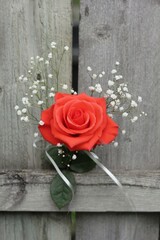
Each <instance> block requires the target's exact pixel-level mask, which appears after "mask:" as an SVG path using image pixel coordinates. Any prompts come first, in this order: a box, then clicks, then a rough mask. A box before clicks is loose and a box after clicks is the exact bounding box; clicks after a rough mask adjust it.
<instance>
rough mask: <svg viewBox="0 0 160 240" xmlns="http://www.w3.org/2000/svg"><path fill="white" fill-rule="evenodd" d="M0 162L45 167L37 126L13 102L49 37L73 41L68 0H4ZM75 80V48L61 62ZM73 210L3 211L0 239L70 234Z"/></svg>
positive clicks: (28, 239) (0, 19) (0, 29)
mask: <svg viewBox="0 0 160 240" xmlns="http://www.w3.org/2000/svg"><path fill="white" fill-rule="evenodd" d="M0 3H1V7H0V66H1V67H0V76H1V77H0V109H1V114H0V159H1V160H0V168H1V169H5V168H8V169H24V168H30V169H33V168H36V169H37V168H43V167H44V164H45V163H44V162H43V161H42V160H41V158H40V155H41V153H40V152H39V151H37V150H35V149H34V148H33V147H32V142H33V139H34V138H33V133H34V132H35V131H37V128H36V127H32V126H28V125H26V126H24V125H22V123H21V122H20V120H19V118H18V117H17V116H16V112H15V110H14V106H15V105H16V104H17V103H18V101H20V100H21V96H22V92H20V91H19V88H18V84H17V79H18V77H19V76H20V75H21V74H25V73H26V70H27V68H28V64H29V60H30V57H32V56H34V57H35V56H36V55H39V56H41V55H42V53H43V52H44V51H46V50H47V51H48V49H49V48H48V47H49V44H50V42H51V41H55V42H57V45H58V46H59V47H62V46H64V45H68V46H69V47H71V46H72V27H71V2H70V0H65V1H63V0H44V1H42V0H27V1H26V0H22V1H18V0H6V1H3V0H1V1H0ZM62 69H63V72H62V75H63V78H65V81H66V82H69V81H70V80H71V53H69V54H68V57H66V58H65V61H64V62H63V65H62ZM69 222H70V221H69V215H67V213H66V214H58V215H57V214H49V213H48V214H39V213H37V214H32V213H25V214H23V213H21V214H16V213H10V214H7V213H6V214H5V213H3V214H0V232H1V237H0V238H1V239H2V240H21V239H26V240H39V239H41V240H44V239H48V240H51V239H55V240H57V239H58V238H60V239H62V240H69V239H70V227H69V226H70V223H69Z"/></svg>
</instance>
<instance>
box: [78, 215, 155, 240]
mask: <svg viewBox="0 0 160 240" xmlns="http://www.w3.org/2000/svg"><path fill="white" fill-rule="evenodd" d="M158 219H159V216H158V214H140V213H139V214H137V215H136V214H131V213H127V214H124V213H107V214H100V213H90V214H89V215H87V216H86V214H84V213H79V214H77V231H76V232H77V238H76V239H78V240H97V239H98V240H105V239H106V240H144V239H150V240H151V239H153V240H159V226H158ZM95 220H96V221H95ZM86 226H87V228H86ZM94 229H95V230H94Z"/></svg>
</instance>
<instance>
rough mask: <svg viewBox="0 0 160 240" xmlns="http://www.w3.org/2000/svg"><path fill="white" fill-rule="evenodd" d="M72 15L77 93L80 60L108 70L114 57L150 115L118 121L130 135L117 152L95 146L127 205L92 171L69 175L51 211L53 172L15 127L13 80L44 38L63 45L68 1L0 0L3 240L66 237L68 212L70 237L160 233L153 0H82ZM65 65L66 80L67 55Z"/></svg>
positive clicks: (158, 42) (121, 239)
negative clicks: (68, 199) (63, 197)
mask: <svg viewBox="0 0 160 240" xmlns="http://www.w3.org/2000/svg"><path fill="white" fill-rule="evenodd" d="M80 14H81V21H80V61H79V91H83V90H85V86H86V85H87V82H88V81H89V79H88V77H87V74H86V67H87V66H88V65H90V66H92V68H93V69H95V72H96V71H101V70H105V71H106V73H107V72H108V73H110V70H111V69H112V67H113V65H114V63H115V61H116V60H119V61H120V62H121V71H122V74H123V75H124V77H125V79H127V81H128V82H129V84H130V86H131V87H132V89H133V92H135V93H137V94H140V95H142V97H143V99H144V104H143V107H144V110H145V111H147V112H148V117H147V118H146V119H145V120H142V121H139V122H137V123H136V124H135V125H128V124H127V123H126V124H124V125H125V126H127V128H128V133H127V135H126V137H125V138H124V140H123V141H122V142H121V143H120V146H119V148H116V149H115V148H114V149H113V148H112V147H105V148H102V149H100V150H99V152H98V154H99V156H100V158H101V159H102V162H103V163H104V164H105V165H106V166H107V167H108V168H109V169H111V170H113V172H114V173H115V175H116V176H117V177H118V178H119V180H120V181H121V182H122V184H123V186H124V188H125V190H126V192H127V193H128V194H129V196H130V198H131V199H132V200H133V202H134V205H135V208H133V207H132V208H131V206H130V205H129V204H128V203H127V202H126V200H125V199H124V196H123V195H122V194H121V193H120V191H119V190H118V188H117V187H116V186H115V185H114V184H113V183H112V181H111V180H110V179H109V178H107V177H106V176H105V175H104V174H103V173H101V172H100V171H99V169H96V170H95V171H93V172H91V173H89V174H84V175H82V176H81V175H76V179H77V183H78V188H77V193H76V196H75V199H74V200H73V202H72V203H71V204H70V206H69V209H67V208H66V209H63V211H61V212H59V211H57V209H56V207H55V206H54V204H53V203H52V201H51V199H50V195H49V182H50V181H51V179H52V177H53V170H49V169H47V168H48V167H47V165H46V163H45V162H44V161H43V160H41V158H40V154H38V153H37V152H35V150H34V149H33V148H32V141H33V132H34V128H30V129H28V128H27V127H23V126H22V125H21V123H20V122H19V120H18V119H17V117H16V114H15V112H14V105H15V102H16V99H17V94H20V93H19V92H18V89H17V82H16V79H17V77H18V76H19V75H20V74H22V73H23V71H24V68H25V66H27V64H28V59H29V57H30V56H32V55H37V54H38V53H41V52H43V50H44V49H46V47H47V45H48V43H49V42H51V41H52V40H55V41H57V42H59V43H60V44H61V43H62V44H63V43H64V42H65V43H66V44H67V45H69V46H71V38H72V26H71V17H72V13H71V2H70V0H44V1H41V0H27V1H26V0H21V1H19V0H7V1H2V0H1V5H0V106H1V114H0V168H1V170H0V211H1V214H0V239H1V240H17V239H20V240H21V239H24V240H34V239H38V240H45V239H48V240H51V239H54V240H57V239H60V240H67V239H70V215H69V214H68V210H69V211H77V212H78V213H77V228H76V239H77V240H91V239H92V240H97V239H98V240H132V239H134V240H144V239H145V240H159V239H160V236H159V214H158V212H159V211H160V170H159V169H160V127H159V117H160V111H159V109H160V101H159V90H160V82H159V81H160V27H159V26H160V1H159V0H141V1H139V0H99V1H96V0H81V9H80ZM63 69H64V77H65V79H66V80H67V81H70V79H71V55H70V56H69V57H68V59H67V60H66V62H65V63H64V66H63ZM103 84H104V85H105V84H106V82H105V80H104V82H103ZM15 169H17V170H15ZM135 209H136V211H137V215H136V214H135ZM136 225H137V228H136V232H135V227H136ZM134 232H135V234H134Z"/></svg>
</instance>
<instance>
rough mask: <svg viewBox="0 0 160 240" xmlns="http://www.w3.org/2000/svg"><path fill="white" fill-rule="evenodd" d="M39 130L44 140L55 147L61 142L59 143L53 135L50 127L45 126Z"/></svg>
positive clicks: (39, 127)
mask: <svg viewBox="0 0 160 240" xmlns="http://www.w3.org/2000/svg"><path fill="white" fill-rule="evenodd" d="M38 129H39V131H40V133H41V134H42V136H43V138H44V139H45V140H46V141H47V142H50V143H51V144H53V145H56V144H57V143H59V142H60V141H58V140H57V139H56V138H55V137H54V136H53V134H52V132H51V128H50V127H49V126H46V125H43V126H40V125H39V126H38Z"/></svg>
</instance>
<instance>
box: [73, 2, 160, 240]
mask: <svg viewBox="0 0 160 240" xmlns="http://www.w3.org/2000/svg"><path fill="white" fill-rule="evenodd" d="M80 12H81V21H80V57H79V61H80V67H79V92H82V91H85V89H86V86H89V85H90V78H89V77H88V75H87V71H86V69H87V66H90V67H91V68H92V69H93V70H92V73H99V72H101V71H105V72H106V75H105V76H104V77H103V78H102V82H101V83H102V86H105V87H107V82H108V80H109V79H110V78H111V70H112V69H113V68H115V65H114V64H115V62H116V61H119V62H120V67H119V72H120V73H121V74H122V75H123V77H124V79H126V82H128V85H129V89H131V91H132V93H133V96H134V97H136V96H139V95H141V96H142V98H143V103H142V105H141V107H142V111H145V112H147V113H148V116H147V118H145V119H142V120H141V121H137V123H135V124H134V125H131V124H130V123H129V122H127V120H126V121H124V122H121V123H120V124H121V128H122V129H126V130H127V134H126V135H125V137H122V136H119V137H118V141H119V147H118V148H114V147H113V146H105V147H101V148H99V150H97V154H98V156H99V157H100V159H101V161H102V162H103V163H104V165H106V167H108V168H109V169H111V170H112V169H116V170H118V169H119V170H120V169H123V170H126V171H127V170H129V169H139V170H141V171H143V170H149V169H150V170H151V169H157V168H159V167H160V151H159V144H160V137H159V136H160V128H159V122H158V121H159V118H160V115H159V114H160V113H159V111H158V109H159V108H160V106H159V104H160V101H159V100H160V99H159V90H160V82H159V79H160V44H159V42H160V28H159V24H160V2H159V1H158V0H155V1H151V0H147V1H146V0H141V1H139V0H134V1H133V0H125V1H124V0H120V1H119V0H113V1H111V0H100V1H95V0H82V1H81V10H80ZM96 171H97V172H98V171H101V170H100V169H98V168H97V169H96ZM104 201H105V199H104ZM97 204H98V202H97ZM133 223H134V216H133V215H130V214H128V215H121V216H120V215H119V217H117V215H114V214H107V213H106V214H93V215H92V216H91V215H89V214H82V215H79V217H78V221H77V240H82V239H83V240H89V239H92V240H93V239H109V240H112V239H117V240H118V239H122V240H127V239H129V240H132V239H134V240H135V239H148V240H150V239H155V240H158V239H159V219H158V217H157V216H156V215H146V214H144V215H143V214H142V215H141V216H140V222H139V224H140V225H141V229H139V230H138V229H137V231H136V236H135V237H134V236H133V237H132V236H131V234H132V233H133V230H134V226H133ZM122 225H123V226H122ZM117 227H118V233H117ZM128 228H129V229H128ZM127 229H128V230H127ZM147 229H150V230H149V231H148V230H147ZM151 229H152V230H151Z"/></svg>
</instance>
